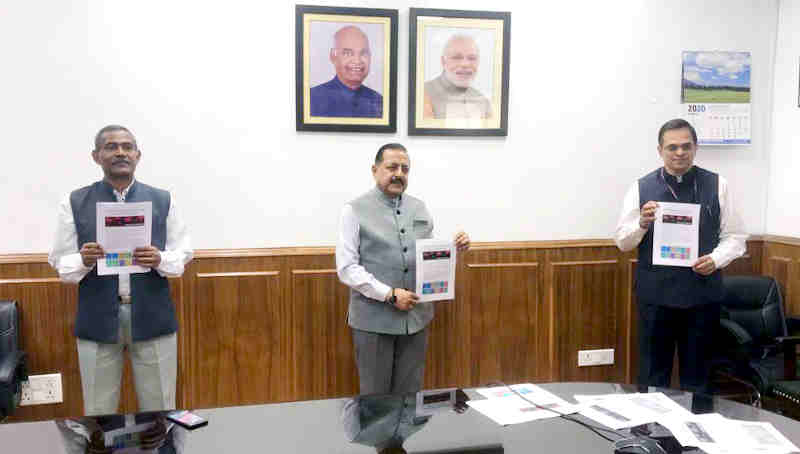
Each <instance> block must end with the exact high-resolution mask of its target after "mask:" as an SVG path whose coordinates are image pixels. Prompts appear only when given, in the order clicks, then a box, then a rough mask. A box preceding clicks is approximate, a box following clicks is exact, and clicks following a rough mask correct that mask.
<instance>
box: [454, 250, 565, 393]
mask: <svg viewBox="0 0 800 454" xmlns="http://www.w3.org/2000/svg"><path fill="white" fill-rule="evenodd" d="M543 256H544V253H543V252H542V251H541V250H535V249H528V250H476V251H470V252H469V259H468V261H467V263H466V266H465V272H464V273H463V276H464V277H463V279H462V280H463V281H464V282H465V292H464V293H465V295H464V296H465V297H466V301H464V302H460V301H462V300H459V301H458V302H457V303H458V304H457V306H456V307H464V308H468V309H469V312H462V313H461V314H462V317H467V316H468V317H469V318H468V319H465V320H464V322H463V323H457V324H456V325H457V327H458V328H461V329H464V330H469V332H467V333H465V335H466V336H468V337H465V338H464V339H466V340H469V343H468V344H466V345H465V346H466V347H467V350H468V352H469V355H470V356H469V357H468V358H466V360H467V361H468V363H467V364H471V370H469V372H470V373H469V375H468V376H466V377H464V378H468V379H469V380H468V382H467V383H463V384H461V386H482V385H485V384H487V383H489V382H492V381H497V380H501V381H503V382H505V383H518V382H521V381H522V382H524V381H543V380H547V379H549V378H550V376H549V375H550V374H549V372H550V367H549V363H548V357H547V345H546V340H547V331H546V329H543V328H542V324H543V321H544V317H543V307H542V306H543V304H542V303H543V299H544V285H543V281H544V276H543V272H542V269H543V266H541V264H540V262H541V259H542V258H543ZM464 303H466V304H464ZM455 339H457V338H455Z"/></svg>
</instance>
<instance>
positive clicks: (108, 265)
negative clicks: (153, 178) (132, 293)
mask: <svg viewBox="0 0 800 454" xmlns="http://www.w3.org/2000/svg"><path fill="white" fill-rule="evenodd" d="M152 227H153V203H152V202H137V203H115V202H98V203H97V242H98V243H99V244H100V246H102V247H103V250H104V251H105V253H106V256H105V259H103V258H101V259H99V260H97V274H99V275H101V276H104V275H109V274H120V273H146V272H148V271H150V269H149V268H147V267H143V266H138V265H134V264H133V250H134V249H136V248H138V247H145V246H150V239H151V236H152Z"/></svg>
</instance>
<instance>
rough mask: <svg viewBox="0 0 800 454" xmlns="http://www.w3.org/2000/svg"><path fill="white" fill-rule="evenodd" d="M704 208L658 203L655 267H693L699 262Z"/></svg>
mask: <svg viewBox="0 0 800 454" xmlns="http://www.w3.org/2000/svg"><path fill="white" fill-rule="evenodd" d="M699 236H700V205H698V204H696V203H672V202H658V209H656V220H655V222H654V223H653V265H671V266H686V267H691V266H692V265H694V263H695V262H696V261H697V248H698V246H699Z"/></svg>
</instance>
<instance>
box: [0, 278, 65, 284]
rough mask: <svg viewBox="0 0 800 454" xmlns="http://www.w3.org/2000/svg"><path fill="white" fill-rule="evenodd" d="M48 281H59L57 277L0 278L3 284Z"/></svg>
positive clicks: (0, 282)
mask: <svg viewBox="0 0 800 454" xmlns="http://www.w3.org/2000/svg"><path fill="white" fill-rule="evenodd" d="M49 282H61V279H59V278H57V277H38V278H37V277H33V278H23V279H0V285H3V284H42V283H49Z"/></svg>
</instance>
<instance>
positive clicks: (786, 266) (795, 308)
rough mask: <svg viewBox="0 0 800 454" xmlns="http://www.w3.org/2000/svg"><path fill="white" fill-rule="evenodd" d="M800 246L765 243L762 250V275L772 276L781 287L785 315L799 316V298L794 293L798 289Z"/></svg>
mask: <svg viewBox="0 0 800 454" xmlns="http://www.w3.org/2000/svg"><path fill="white" fill-rule="evenodd" d="M798 258H800V246H795V245H789V244H780V243H770V242H767V243H766V244H765V248H764V257H763V260H764V274H765V275H767V276H772V277H774V278H775V280H777V281H778V283H779V284H780V286H781V292H782V293H783V297H784V305H785V311H786V314H787V315H795V316H797V315H800V298H798V295H795V293H794V292H796V291H797V289H798V288H800V287H798V282H797V280H798V276H797V266H796V264H797V260H798Z"/></svg>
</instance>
